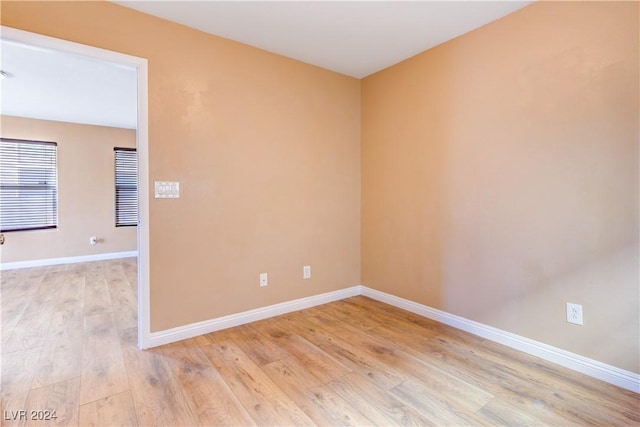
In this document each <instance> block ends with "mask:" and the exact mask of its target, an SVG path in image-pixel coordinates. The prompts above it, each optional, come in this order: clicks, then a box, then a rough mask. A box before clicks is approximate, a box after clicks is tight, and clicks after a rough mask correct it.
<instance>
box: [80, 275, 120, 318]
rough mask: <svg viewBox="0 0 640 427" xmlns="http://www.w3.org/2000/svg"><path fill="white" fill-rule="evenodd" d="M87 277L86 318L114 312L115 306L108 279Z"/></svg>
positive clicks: (99, 276)
mask: <svg viewBox="0 0 640 427" xmlns="http://www.w3.org/2000/svg"><path fill="white" fill-rule="evenodd" d="M85 277H86V278H87V279H86V284H85V291H84V292H85V297H84V313H85V316H93V315H94V314H104V313H110V312H112V311H113V305H112V302H111V294H110V293H109V285H108V283H107V281H106V279H104V278H103V277H102V276H101V275H87V276H85Z"/></svg>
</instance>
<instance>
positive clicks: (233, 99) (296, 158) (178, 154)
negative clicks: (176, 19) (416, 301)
mask: <svg viewBox="0 0 640 427" xmlns="http://www.w3.org/2000/svg"><path fill="white" fill-rule="evenodd" d="M1 8H2V9H1V10H2V13H1V20H2V25H6V26H9V27H14V28H18V29H22V30H26V31H31V32H35V33H40V34H45V35H49V36H53V37H57V38H61V39H66V40H71V41H75V42H79V43H83V44H87V45H92V46H98V47H101V48H105V49H109V50H113V51H117V52H123V53H126V54H130V55H134V56H138V57H142V58H147V59H148V64H149V74H148V78H149V169H150V177H149V178H150V182H151V183H153V181H156V180H157V181H179V182H180V192H181V194H180V199H175V200H168V199H153V198H152V196H153V195H152V194H151V199H150V207H149V208H150V221H151V223H150V246H151V253H150V269H151V271H150V275H151V277H150V280H151V330H152V332H153V331H158V330H164V329H168V328H172V327H177V326H182V325H185V324H189V323H192V322H197V321H202V320H207V319H212V318H217V317H220V316H224V315H228V314H233V313H238V312H241V311H244V310H249V309H253V308H257V307H262V306H266V305H270V304H274V303H279V302H284V301H289V300H292V299H296V298H301V297H305V296H310V295H315V294H319V293H323V292H328V291H333V290H337V289H343V288H345V287H347V286H353V285H357V284H359V283H360V82H359V81H358V80H356V79H354V78H350V77H346V76H343V75H339V74H337V73H333V72H330V71H326V70H323V69H320V68H317V67H313V66H310V65H307V64H303V63H301V62H297V61H294V60H291V59H288V58H284V57H282V56H278V55H275V54H271V53H268V52H265V51H262V50H259V49H256V48H252V47H249V46H246V45H243V44H240V43H236V42H233V41H230V40H226V39H222V38H219V37H215V36H211V35H208V34H205V33H202V32H199V31H196V30H193V29H189V28H187V27H184V26H181V25H178V24H175V23H171V22H168V21H164V20H161V19H158V18H155V17H151V16H148V15H144V14H142V13H139V12H136V11H133V10H130V9H126V8H124V7H121V6H118V5H115V4H113V3H109V2H71V1H69V2H13V1H3V2H2V3H1ZM304 265H311V269H312V277H311V279H307V280H303V279H302V267H303V266H304ZM263 272H266V273H268V274H269V285H268V286H267V287H263V288H261V287H259V282H258V275H259V274H260V273H263Z"/></svg>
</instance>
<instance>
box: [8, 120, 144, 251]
mask: <svg viewBox="0 0 640 427" xmlns="http://www.w3.org/2000/svg"><path fill="white" fill-rule="evenodd" d="M0 135H2V137H3V138H16V139H30V140H37V141H53V142H57V143H58V150H57V151H58V153H57V155H58V228H57V229H55V230H33V231H16V232H10V233H5V237H6V242H5V244H4V245H3V246H2V255H1V260H2V262H3V263H7V262H19V261H31V260H39V259H47V258H60V257H72V256H82V255H96V254H104V253H110V252H124V251H135V250H136V246H137V244H136V239H137V238H136V227H116V226H115V201H114V198H115V190H114V163H113V162H114V160H113V157H114V155H113V147H135V146H136V131H135V130H131V129H117V128H110V127H103V126H89V125H79V124H74V123H63V122H52V121H47V120H35V119H26V118H21V117H10V116H1V117H0ZM90 236H96V237H98V239H99V240H98V244H97V245H90V244H89V237H90Z"/></svg>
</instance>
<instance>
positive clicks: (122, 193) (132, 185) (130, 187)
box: [113, 147, 138, 227]
mask: <svg viewBox="0 0 640 427" xmlns="http://www.w3.org/2000/svg"><path fill="white" fill-rule="evenodd" d="M113 151H114V152H115V164H116V179H115V181H116V227H123V226H128V225H138V155H137V153H136V149H135V148H119V147H116V148H114V149H113Z"/></svg>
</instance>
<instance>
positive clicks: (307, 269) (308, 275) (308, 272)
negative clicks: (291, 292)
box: [302, 265, 311, 279]
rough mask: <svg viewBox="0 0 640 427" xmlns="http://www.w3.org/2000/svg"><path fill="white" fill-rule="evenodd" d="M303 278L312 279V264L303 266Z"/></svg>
mask: <svg viewBox="0 0 640 427" xmlns="http://www.w3.org/2000/svg"><path fill="white" fill-rule="evenodd" d="M302 278H303V279H310V278H311V266H310V265H305V266H304V267H302Z"/></svg>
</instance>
